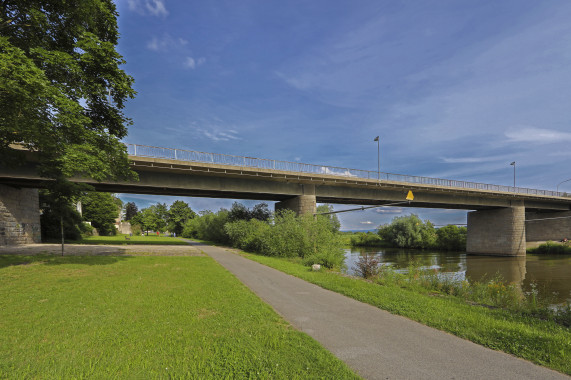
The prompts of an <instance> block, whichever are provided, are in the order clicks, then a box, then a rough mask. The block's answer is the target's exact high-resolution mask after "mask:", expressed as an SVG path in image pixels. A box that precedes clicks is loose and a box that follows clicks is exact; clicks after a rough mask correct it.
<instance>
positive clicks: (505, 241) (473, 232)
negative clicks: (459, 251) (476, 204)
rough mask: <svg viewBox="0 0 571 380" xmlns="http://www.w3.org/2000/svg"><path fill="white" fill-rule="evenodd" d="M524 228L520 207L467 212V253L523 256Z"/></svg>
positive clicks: (523, 215)
mask: <svg viewBox="0 0 571 380" xmlns="http://www.w3.org/2000/svg"><path fill="white" fill-rule="evenodd" d="M525 224H526V223H525V207H523V206H514V207H509V208H502V209H494V210H480V211H472V212H469V213H468V235H467V239H466V252H467V253H472V254H480V255H493V256H524V255H525V227H526V226H525Z"/></svg>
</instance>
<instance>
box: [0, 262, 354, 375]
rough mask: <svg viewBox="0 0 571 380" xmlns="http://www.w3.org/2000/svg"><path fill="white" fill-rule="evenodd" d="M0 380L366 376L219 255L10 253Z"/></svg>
mask: <svg viewBox="0 0 571 380" xmlns="http://www.w3.org/2000/svg"><path fill="white" fill-rule="evenodd" d="M0 331H1V332H2V333H1V334H0V378H86V377H90V378H105V379H107V378H158V377H160V378H200V379H209V378H210V379H224V378H272V379H292V378H299V379H302V378H303V379H305V378H335V379H342V378H356V376H355V375H354V374H353V373H352V372H351V371H350V370H349V369H348V368H347V367H346V366H345V364H343V363H342V362H341V361H339V360H338V359H336V358H335V357H334V356H333V355H332V354H331V353H329V352H328V351H326V350H325V349H324V348H322V347H321V346H320V345H319V344H318V343H317V342H315V341H314V340H313V339H311V338H310V337H309V336H307V335H305V334H303V333H301V332H298V331H296V330H294V329H293V328H291V327H290V326H289V325H288V324H287V323H286V322H285V321H284V320H283V319H282V318H281V317H279V316H278V315H277V314H276V313H275V312H274V311H273V310H272V309H271V308H270V307H269V306H267V305H266V304H265V303H263V302H262V301H261V300H260V299H259V298H258V297H256V296H255V295H254V294H253V293H252V292H250V291H249V290H248V289H247V288H246V287H245V286H244V285H243V284H242V283H240V282H239V281H238V280H237V279H236V278H235V277H234V276H233V275H231V274H230V273H229V272H227V271H226V270H225V269H224V268H222V267H221V266H220V265H218V264H217V263H216V262H215V261H213V260H212V259H211V258H209V257H113V256H74V257H57V256H45V255H44V256H32V257H30V256H28V257H26V256H0Z"/></svg>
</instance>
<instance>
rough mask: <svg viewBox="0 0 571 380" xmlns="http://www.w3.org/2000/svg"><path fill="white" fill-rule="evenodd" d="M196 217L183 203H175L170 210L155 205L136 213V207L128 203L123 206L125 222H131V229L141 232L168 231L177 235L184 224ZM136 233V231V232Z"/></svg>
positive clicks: (163, 205)
mask: <svg viewBox="0 0 571 380" xmlns="http://www.w3.org/2000/svg"><path fill="white" fill-rule="evenodd" d="M195 217H196V213H195V212H194V211H192V209H191V208H190V206H189V205H188V204H187V203H186V202H183V201H178V200H177V201H175V202H174V203H173V204H172V205H171V206H170V208H169V207H167V205H166V204H165V203H157V204H155V205H151V206H149V207H147V208H144V209H142V210H141V211H138V209H137V205H135V203H133V202H128V203H127V204H126V205H125V220H127V221H129V222H131V226H132V228H133V227H135V231H137V230H136V228H137V227H138V228H139V229H140V230H141V231H147V234H148V231H149V230H150V231H159V232H164V231H167V230H168V231H170V232H173V233H175V234H177V235H180V234H181V233H182V229H183V227H184V225H185V223H186V222H187V221H189V220H191V219H193V218H195ZM137 232H138V231H137Z"/></svg>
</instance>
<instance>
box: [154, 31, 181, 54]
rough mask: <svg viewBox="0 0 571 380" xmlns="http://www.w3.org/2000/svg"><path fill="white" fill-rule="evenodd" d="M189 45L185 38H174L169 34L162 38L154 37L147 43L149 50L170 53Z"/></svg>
mask: <svg viewBox="0 0 571 380" xmlns="http://www.w3.org/2000/svg"><path fill="white" fill-rule="evenodd" d="M186 44H188V41H187V40H185V39H184V38H180V37H179V38H173V37H171V36H170V35H169V34H164V35H163V36H162V37H157V36H154V37H153V38H151V40H150V41H149V42H147V48H148V49H149V50H152V51H168V50H176V49H180V48H182V47H183V46H185V45H186Z"/></svg>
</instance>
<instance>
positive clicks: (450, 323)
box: [242, 253, 571, 374]
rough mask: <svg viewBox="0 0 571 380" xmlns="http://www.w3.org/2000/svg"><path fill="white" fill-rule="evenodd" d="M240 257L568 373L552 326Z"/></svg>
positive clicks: (564, 341)
mask: <svg viewBox="0 0 571 380" xmlns="http://www.w3.org/2000/svg"><path fill="white" fill-rule="evenodd" d="M242 254H243V255H244V256H245V257H247V258H249V259H251V260H254V261H257V262H259V263H262V264H264V265H268V266H270V267H272V268H275V269H278V270H280V271H282V272H285V273H287V274H290V275H293V276H296V277H299V278H301V279H303V280H305V281H308V282H311V283H313V284H316V285H318V286H321V287H323V288H325V289H329V290H332V291H335V292H338V293H341V294H344V295H346V296H348V297H351V298H354V299H356V300H358V301H361V302H365V303H368V304H370V305H373V306H375V307H378V308H381V309H384V310H387V311H389V312H391V313H393V314H397V315H402V316H405V317H407V318H410V319H412V320H415V321H418V322H420V323H422V324H426V325H428V326H432V327H435V328H437V329H439V330H443V331H447V332H449V333H452V334H454V335H456V336H459V337H462V338H464V339H468V340H471V341H472V342H474V343H477V344H481V345H483V346H485V347H489V348H492V349H495V350H501V351H504V352H506V353H510V354H512V355H515V356H518V357H521V358H523V359H526V360H530V361H532V362H534V363H537V364H540V365H544V366H546V367H549V368H552V369H555V370H558V371H561V372H563V373H566V374H571V331H570V329H569V328H567V327H564V326H561V325H558V324H556V323H554V322H550V321H544V320H541V319H539V318H535V317H531V316H529V315H525V314H523V313H517V312H512V311H508V310H503V309H500V308H489V307H485V306H479V305H473V304H468V303H466V302H465V301H463V300H461V299H459V298H456V297H453V296H447V295H444V294H440V293H438V292H434V291H428V290H424V291H423V290H421V289H415V290H411V289H403V288H402V287H401V286H398V285H378V284H376V283H373V282H371V281H366V280H364V279H359V278H355V277H350V276H347V275H343V274H340V273H335V272H330V271H318V272H313V271H311V270H309V269H308V268H307V267H305V266H303V265H302V264H301V263H300V260H299V259H283V258H275V257H267V256H260V255H254V254H249V253H242Z"/></svg>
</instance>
